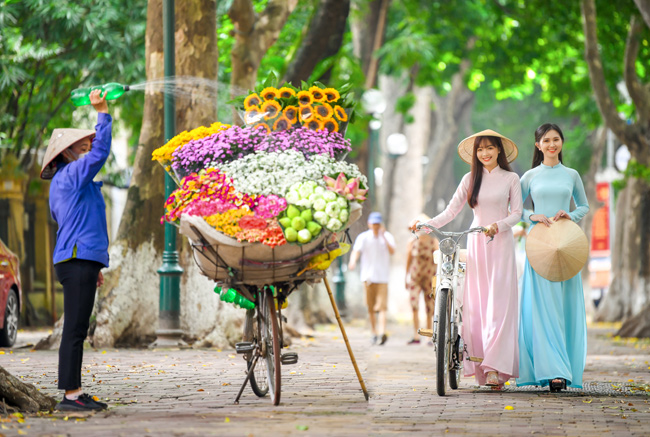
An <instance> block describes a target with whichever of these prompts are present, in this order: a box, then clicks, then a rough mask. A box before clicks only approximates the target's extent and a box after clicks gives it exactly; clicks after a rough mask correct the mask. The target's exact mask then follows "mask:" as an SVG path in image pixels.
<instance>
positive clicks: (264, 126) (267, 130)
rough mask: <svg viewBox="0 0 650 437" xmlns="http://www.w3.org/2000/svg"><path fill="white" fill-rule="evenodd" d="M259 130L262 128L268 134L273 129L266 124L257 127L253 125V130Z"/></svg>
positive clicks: (259, 124) (258, 124)
mask: <svg viewBox="0 0 650 437" xmlns="http://www.w3.org/2000/svg"><path fill="white" fill-rule="evenodd" d="M259 128H262V129H264V130H266V133H267V134H270V133H271V128H270V127H269V125H268V124H266V123H257V124H255V125H253V129H259Z"/></svg>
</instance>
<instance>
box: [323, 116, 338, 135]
mask: <svg viewBox="0 0 650 437" xmlns="http://www.w3.org/2000/svg"><path fill="white" fill-rule="evenodd" d="M323 128H324V129H327V130H328V131H330V132H338V131H339V124H338V123H337V122H336V120H334V119H333V118H327V119H325V120H323Z"/></svg>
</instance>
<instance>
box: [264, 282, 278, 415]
mask: <svg viewBox="0 0 650 437" xmlns="http://www.w3.org/2000/svg"><path fill="white" fill-rule="evenodd" d="M261 293H262V296H261V297H262V299H261V300H262V316H261V317H260V318H259V322H260V328H261V332H262V358H264V360H265V361H266V370H267V372H266V374H267V381H268V386H269V394H270V395H271V400H272V402H273V405H278V404H279V403H280V391H281V390H280V380H281V375H280V328H279V327H278V315H277V313H276V310H275V302H274V300H273V294H272V292H271V290H264V291H262V292H261Z"/></svg>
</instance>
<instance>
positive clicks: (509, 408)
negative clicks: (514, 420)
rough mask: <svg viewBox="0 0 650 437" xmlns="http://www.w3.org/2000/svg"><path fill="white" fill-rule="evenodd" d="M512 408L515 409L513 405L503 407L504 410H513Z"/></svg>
mask: <svg viewBox="0 0 650 437" xmlns="http://www.w3.org/2000/svg"><path fill="white" fill-rule="evenodd" d="M514 409H515V407H513V406H512V405H506V406H505V408H504V410H508V411H510V410H514Z"/></svg>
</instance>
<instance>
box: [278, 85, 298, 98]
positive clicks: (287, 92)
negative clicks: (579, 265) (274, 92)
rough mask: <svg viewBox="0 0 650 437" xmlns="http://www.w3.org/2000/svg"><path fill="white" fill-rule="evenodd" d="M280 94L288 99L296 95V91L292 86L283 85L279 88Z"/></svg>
mask: <svg viewBox="0 0 650 437" xmlns="http://www.w3.org/2000/svg"><path fill="white" fill-rule="evenodd" d="M278 94H279V95H280V98H282V99H288V98H290V97H293V96H295V95H296V92H295V91H294V90H293V89H292V88H289V87H288V86H283V87H282V88H280V89H279V90H278Z"/></svg>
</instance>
